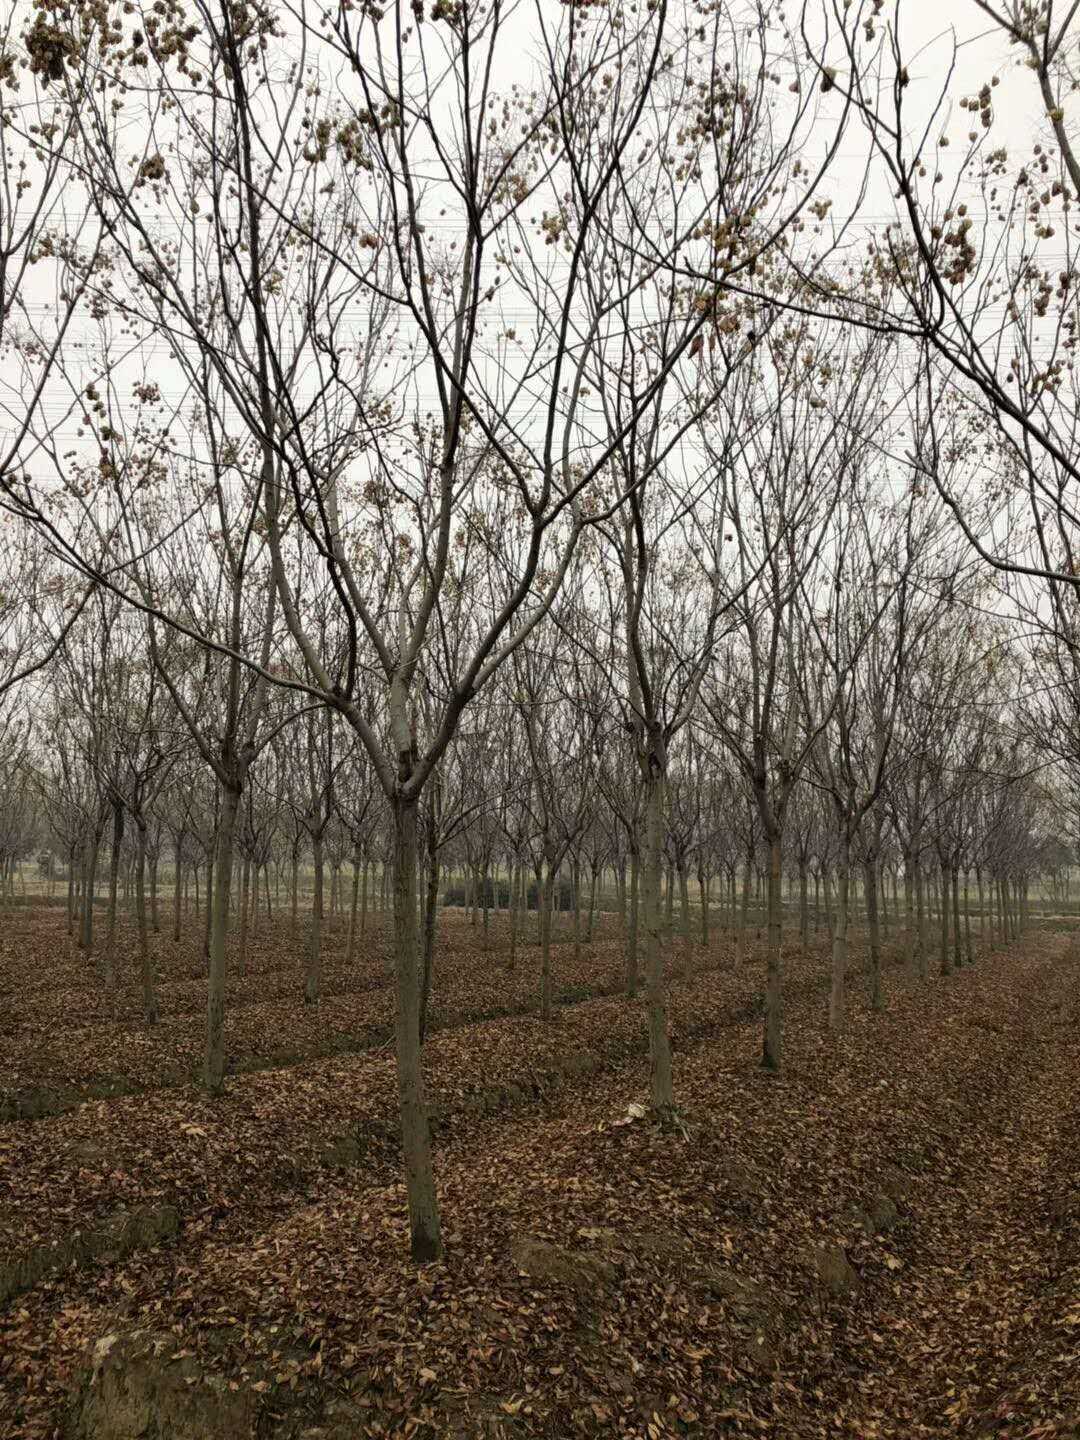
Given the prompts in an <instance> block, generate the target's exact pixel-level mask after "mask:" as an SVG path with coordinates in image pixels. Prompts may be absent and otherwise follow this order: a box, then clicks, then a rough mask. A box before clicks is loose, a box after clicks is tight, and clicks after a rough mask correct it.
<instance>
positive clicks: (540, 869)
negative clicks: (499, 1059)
mask: <svg viewBox="0 0 1080 1440" xmlns="http://www.w3.org/2000/svg"><path fill="white" fill-rule="evenodd" d="M551 880H552V866H551V865H550V864H549V863H547V862H545V861H544V860H542V861H541V862H540V864H539V865H538V866H537V867H536V915H537V923H538V925H539V927H540V1018H541V1020H550V1019H551V1013H552V1005H551Z"/></svg>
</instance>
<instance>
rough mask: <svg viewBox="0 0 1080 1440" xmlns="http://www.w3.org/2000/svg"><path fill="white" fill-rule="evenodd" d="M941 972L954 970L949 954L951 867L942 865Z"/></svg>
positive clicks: (948, 972)
mask: <svg viewBox="0 0 1080 1440" xmlns="http://www.w3.org/2000/svg"><path fill="white" fill-rule="evenodd" d="M940 959H941V973H942V975H948V974H950V973H951V971H952V961H951V958H950V954H949V867H948V866H947V865H946V864H944V863H942V865H941V955H940Z"/></svg>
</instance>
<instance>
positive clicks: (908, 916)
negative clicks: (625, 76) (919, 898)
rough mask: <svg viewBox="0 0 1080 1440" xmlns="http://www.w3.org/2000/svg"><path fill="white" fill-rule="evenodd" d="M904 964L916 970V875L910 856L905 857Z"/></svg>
mask: <svg viewBox="0 0 1080 1440" xmlns="http://www.w3.org/2000/svg"><path fill="white" fill-rule="evenodd" d="M904 963H905V964H906V965H907V967H908V969H909V970H914V969H915V875H914V870H913V866H912V862H911V859H910V857H909V856H907V855H905V856H904Z"/></svg>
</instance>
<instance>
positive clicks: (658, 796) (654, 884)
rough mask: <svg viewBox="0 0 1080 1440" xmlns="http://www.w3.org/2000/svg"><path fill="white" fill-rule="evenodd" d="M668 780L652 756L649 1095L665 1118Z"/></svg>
mask: <svg viewBox="0 0 1080 1440" xmlns="http://www.w3.org/2000/svg"><path fill="white" fill-rule="evenodd" d="M665 781H666V777H665V775H664V771H663V767H662V765H661V764H660V763H659V761H658V759H657V757H656V756H655V755H654V754H650V755H649V756H648V757H647V765H646V779H645V801H646V808H645V817H646V819H645V986H646V998H647V1002H648V1012H649V1093H650V1098H651V1100H652V1106H653V1109H654V1110H656V1111H657V1112H659V1113H660V1114H661V1115H663V1114H666V1113H668V1112H670V1111H671V1110H673V1109H674V1106H675V1092H674V1082H673V1077H672V1067H671V1037H670V1036H669V1034H668V1019H667V997H666V995H665V987H664V950H663V945H662V942H661V935H660V925H661V918H660V875H661V868H662V865H663V849H664V789H665Z"/></svg>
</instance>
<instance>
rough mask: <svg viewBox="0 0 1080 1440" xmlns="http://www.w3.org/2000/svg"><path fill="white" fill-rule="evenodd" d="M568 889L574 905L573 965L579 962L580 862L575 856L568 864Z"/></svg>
mask: <svg viewBox="0 0 1080 1440" xmlns="http://www.w3.org/2000/svg"><path fill="white" fill-rule="evenodd" d="M570 888H571V890H572V891H573V896H572V899H573V905H574V915H573V923H574V930H573V934H574V965H575V966H577V964H578V962H579V961H580V960H581V861H580V860H579V859H578V857H577V856H576V855H575V856H574V858H573V859H572V860H571V862H570Z"/></svg>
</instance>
